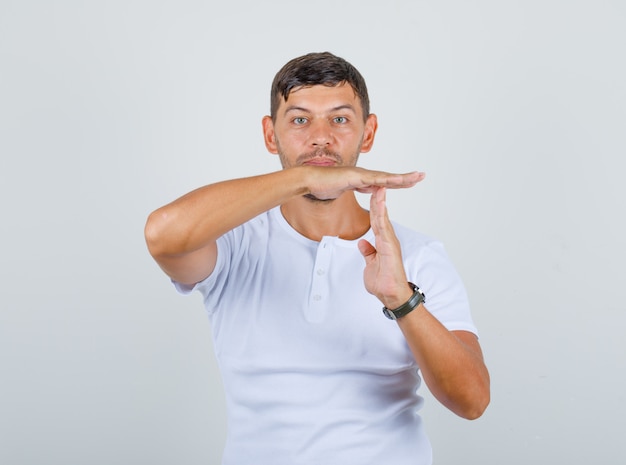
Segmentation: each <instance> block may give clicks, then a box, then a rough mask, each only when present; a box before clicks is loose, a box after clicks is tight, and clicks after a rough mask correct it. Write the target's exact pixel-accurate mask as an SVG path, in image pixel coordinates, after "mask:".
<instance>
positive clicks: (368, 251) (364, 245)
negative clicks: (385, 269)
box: [358, 239, 376, 261]
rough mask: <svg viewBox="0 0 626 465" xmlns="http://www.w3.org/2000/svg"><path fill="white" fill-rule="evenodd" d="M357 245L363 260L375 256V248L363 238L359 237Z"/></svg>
mask: <svg viewBox="0 0 626 465" xmlns="http://www.w3.org/2000/svg"><path fill="white" fill-rule="evenodd" d="M358 246H359V252H361V255H363V258H365V261H368V260H369V259H372V258H374V256H376V248H375V247H374V246H373V245H372V244H370V243H369V242H368V241H366V240H365V239H361V240H360V241H359V243H358Z"/></svg>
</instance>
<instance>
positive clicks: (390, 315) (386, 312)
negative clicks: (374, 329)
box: [383, 307, 397, 320]
mask: <svg viewBox="0 0 626 465" xmlns="http://www.w3.org/2000/svg"><path fill="white" fill-rule="evenodd" d="M383 314H384V315H385V316H386V317H387V318H389V319H390V320H396V319H397V318H396V316H395V315H394V314H393V312H392V311H391V310H389V309H388V308H386V307H383Z"/></svg>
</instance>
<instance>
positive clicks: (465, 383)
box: [398, 305, 490, 419]
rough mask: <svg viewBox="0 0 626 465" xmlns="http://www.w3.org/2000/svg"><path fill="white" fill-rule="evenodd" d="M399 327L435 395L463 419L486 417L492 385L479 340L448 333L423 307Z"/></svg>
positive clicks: (404, 318) (465, 333)
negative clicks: (484, 412)
mask: <svg viewBox="0 0 626 465" xmlns="http://www.w3.org/2000/svg"><path fill="white" fill-rule="evenodd" d="M398 324H399V326H400V329H401V330H402V332H403V334H404V336H405V338H406V339H407V342H408V344H409V347H410V348H411V351H412V353H413V356H414V357H415V359H416V361H417V363H418V365H419V367H420V369H421V372H422V375H423V377H424V381H425V382H426V385H427V386H428V388H429V389H430V391H431V392H432V393H433V395H434V396H435V397H436V398H437V399H438V400H439V401H440V402H441V403H442V404H443V405H445V406H446V407H447V408H449V409H450V410H451V411H453V412H454V413H456V414H457V415H459V416H461V417H463V418H467V419H475V418H478V417H479V416H480V415H482V413H483V411H484V410H485V408H486V407H487V405H488V404H489V396H490V387H489V384H490V381H489V373H488V370H487V368H486V366H485V364H484V362H483V357H482V353H481V350H480V345H479V344H478V342H477V340H476V337H475V336H474V335H473V334H471V333H469V332H450V331H448V330H447V329H446V328H445V327H444V326H443V325H442V324H441V323H440V322H439V321H438V320H437V319H436V318H435V317H434V316H433V315H432V314H431V313H430V312H428V310H427V309H426V308H425V307H424V306H423V305H420V306H419V307H418V308H416V309H415V310H414V311H413V312H411V313H409V314H408V315H406V316H405V317H403V318H400V319H399V320H398Z"/></svg>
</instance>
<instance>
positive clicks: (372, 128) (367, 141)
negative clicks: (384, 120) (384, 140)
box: [361, 113, 378, 153]
mask: <svg viewBox="0 0 626 465" xmlns="http://www.w3.org/2000/svg"><path fill="white" fill-rule="evenodd" d="M377 129H378V118H377V117H376V115H375V114H374V113H370V115H369V116H368V117H367V120H365V130H364V131H363V142H362V144H361V153H366V152H369V151H370V150H371V149H372V145H374V137H375V136H376V130H377Z"/></svg>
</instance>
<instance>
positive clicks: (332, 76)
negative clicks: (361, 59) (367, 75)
mask: <svg viewBox="0 0 626 465" xmlns="http://www.w3.org/2000/svg"><path fill="white" fill-rule="evenodd" d="M343 83H348V84H350V86H351V87H352V89H353V90H354V92H355V93H356V95H357V96H358V97H359V100H360V101H361V108H362V110H363V119H367V117H368V116H369V113H370V101H369V96H368V94H367V86H366V85H365V79H363V76H361V73H359V71H358V70H357V69H356V68H355V67H354V66H352V65H351V64H350V63H348V62H347V61H346V60H344V59H343V58H340V57H338V56H336V55H333V54H332V53H330V52H315V53H308V54H306V55H302V56H300V57H297V58H293V59H292V60H290V61H289V62H287V63H286V64H285V65H284V66H283V67H282V68H281V69H280V71H278V73H276V76H274V81H273V82H272V91H271V98H270V116H271V117H272V120H276V112H277V111H278V106H279V105H280V99H281V98H282V99H284V101H285V102H286V101H287V98H289V94H290V92H291V91H292V90H294V89H297V88H299V87H310V86H315V85H324V86H329V87H334V86H336V85H339V84H343Z"/></svg>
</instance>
